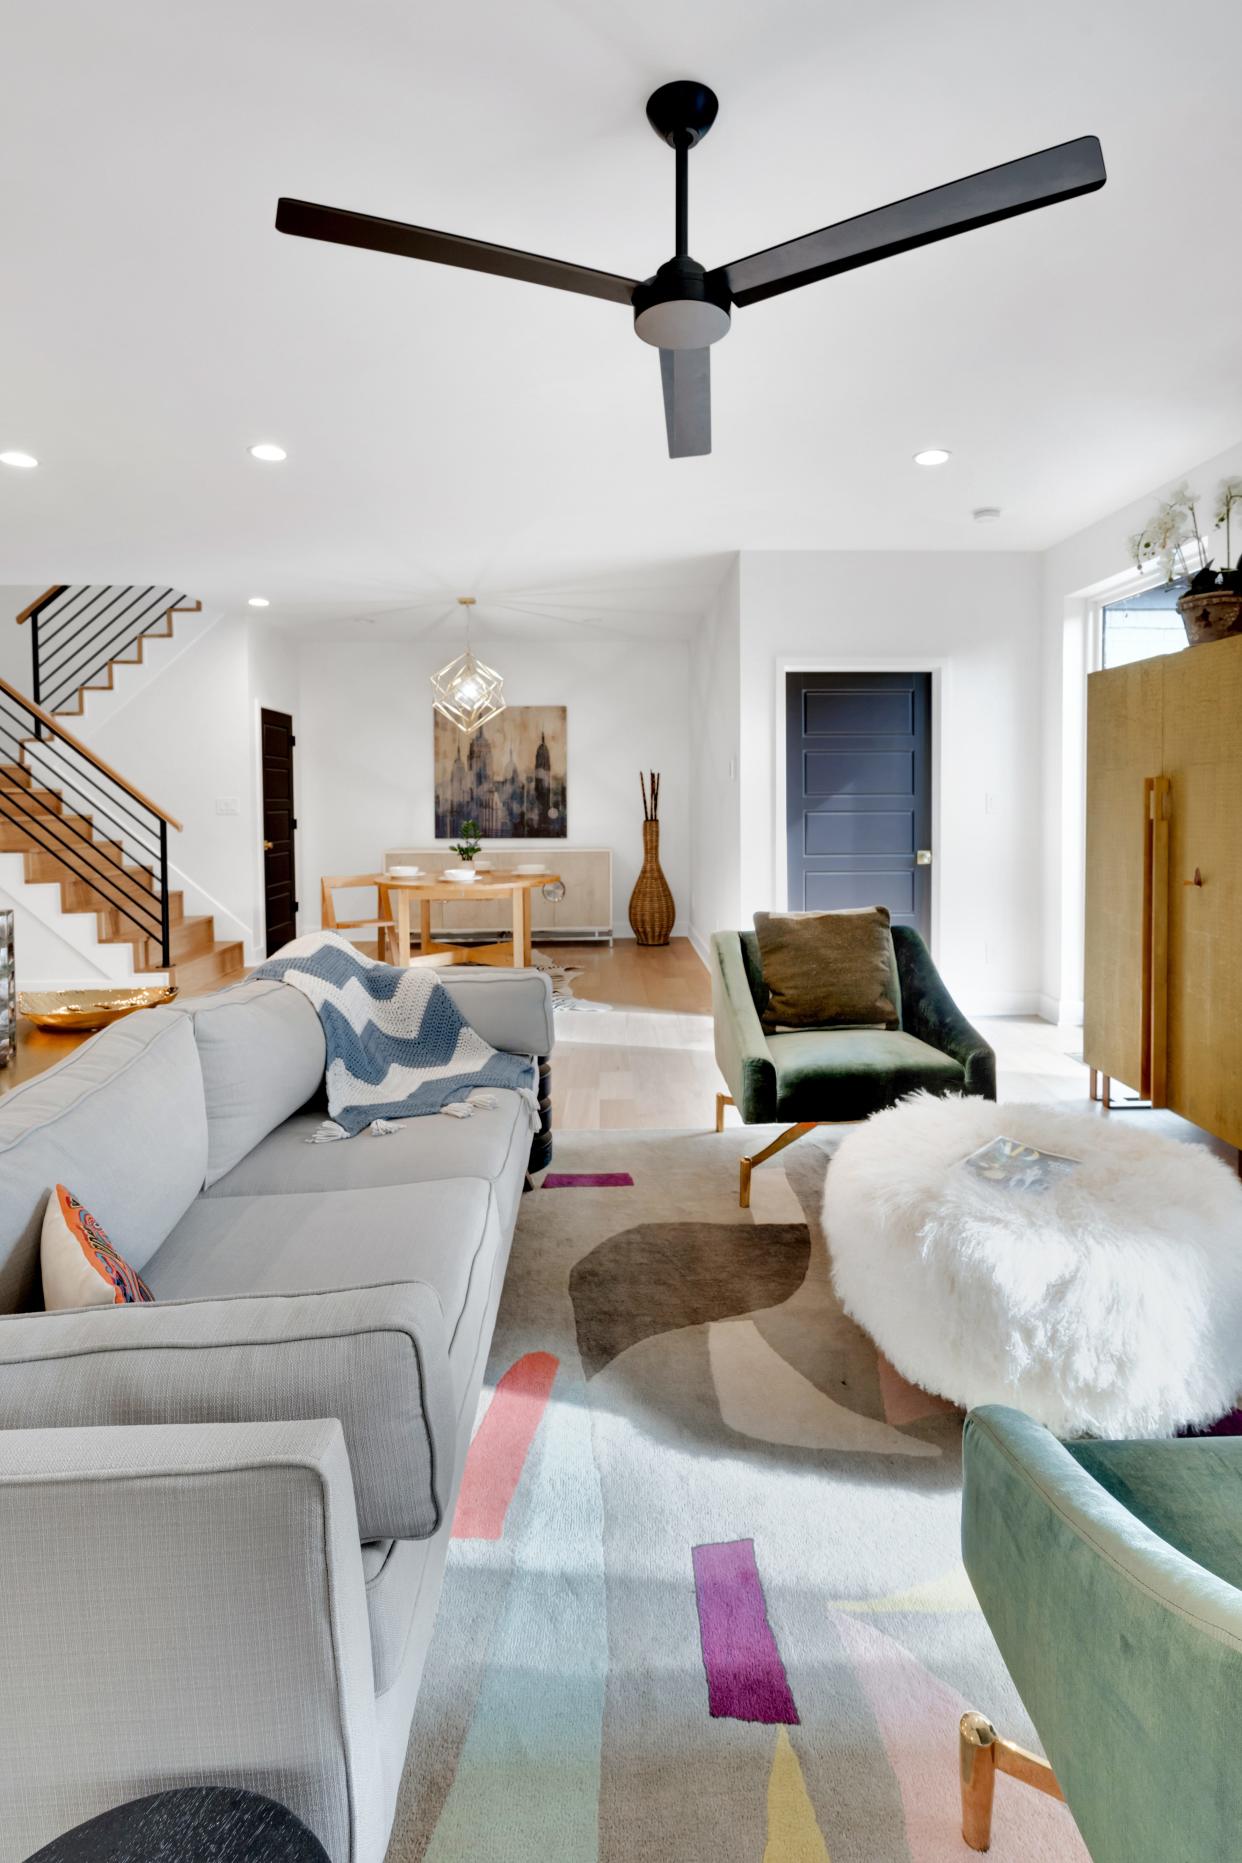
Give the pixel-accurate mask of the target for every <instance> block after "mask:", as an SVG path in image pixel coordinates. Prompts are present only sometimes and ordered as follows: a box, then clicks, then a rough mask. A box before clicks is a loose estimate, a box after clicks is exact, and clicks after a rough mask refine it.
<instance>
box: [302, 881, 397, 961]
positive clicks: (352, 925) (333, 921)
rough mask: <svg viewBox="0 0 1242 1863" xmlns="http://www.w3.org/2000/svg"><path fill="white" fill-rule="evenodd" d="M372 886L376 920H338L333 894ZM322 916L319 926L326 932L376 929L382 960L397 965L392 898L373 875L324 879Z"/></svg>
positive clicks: (320, 886) (321, 882)
mask: <svg viewBox="0 0 1242 1863" xmlns="http://www.w3.org/2000/svg"><path fill="white" fill-rule="evenodd" d="M358 886H373V887H374V888H375V892H376V898H377V911H376V914H375V917H374V918H369V919H338V918H337V916H336V901H335V899H334V898H333V894H334V893H336V892H344V891H345V890H346V889H347V888H349V887H358ZM319 891H320V898H321V901H322V912H321V917H320V923H321V924H322V926H323V929H324V930H325V931H339V932H344V931H362V930H364V929H367V928H374V930H375V933H376V939H377V948H378V952H379V955H380V957H381V958H382V959H383V960H384V962H385V963H386V964H395V963H396V961H397V925H396V920H395V919H394V918H393V915H392V896H391V894H390V892H389V889H388V888H387V887H386V886H385V885H384V883H383V881H382V880H377V879H376V877H375V875H374V874H373V873H334V874H329V875H327V876H325V878H323V879H322V880H320V882H319Z"/></svg>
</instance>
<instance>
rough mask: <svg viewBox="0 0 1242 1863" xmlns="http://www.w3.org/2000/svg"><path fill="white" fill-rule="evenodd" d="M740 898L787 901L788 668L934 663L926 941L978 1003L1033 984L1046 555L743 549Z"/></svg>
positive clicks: (1019, 998) (966, 1000) (1001, 1008)
mask: <svg viewBox="0 0 1242 1863" xmlns="http://www.w3.org/2000/svg"><path fill="white" fill-rule="evenodd" d="M740 578H741V582H740V587H741V655H740V674H741V703H740V751H741V873H740V890H741V910H742V915H743V918H742V922H743V923H745V922H746V921H747V920H748V919H749V917H750V915H751V913H752V912H754V911H755V910H756V909H759V908H762V907H770V906H772V905H777V906H783V905H785V904H786V902H787V893H786V884H785V873H784V852H783V850H784V826H783V822H781V821H780V820H778V814H779V812H780V809H781V793H780V788H781V786H780V779H779V776H778V769H779V767H780V766H781V760H782V759H783V754H784V744H783V719H784V697H783V685H784V674H785V671H786V670H787V669H788V668H793V667H798V666H804V667H807V668H810V669H814V668H816V667H832V666H839V667H849V668H857V669H860V670H861V669H864V668H867V667H879V668H891V669H893V670H901V671H918V670H921V669H924V668H927V667H931V668H933V670H934V684H935V688H936V691H937V712H936V716H935V719H934V723H933V731H934V741H933V761H934V767H935V772H936V775H935V794H934V810H935V817H936V830H935V835H934V848H933V852H934V856H935V865H934V868H933V901H934V906H933V914H934V917H933V943H934V947H935V955H936V958H937V962H938V963H939V965H940V967H941V969H942V971H943V973H944V976H945V980H946V982H947V983H948V986H949V988H950V989H951V990H952V991H953V993H954V995H955V996H956V997H957V999H958V1001H959V1002H960V1003H961V1004H962V1006H963V1008H965V1009H966V1010H967V1011H969V1012H973V1013H974V1014H978V1015H983V1014H989V1013H990V1014H997V1015H1004V1014H1029V1013H1033V1012H1034V1011H1035V1010H1036V1008H1037V1005H1038V998H1039V982H1040V973H1039V956H1040V943H1039V886H1040V847H1039V834H1040V816H1039V808H1038V791H1039V756H1040V707H1041V691H1040V677H1039V675H1040V654H1039V559H1038V557H1037V556H1035V555H1033V554H1018V553H1012V554H1011V553H997V554H982V553H980V554H970V555H967V554H963V553H956V552H954V553H951V552H935V553H932V552H926V553H925V552H903V553H891V554H886V555H883V556H880V555H871V554H863V553H842V552H825V551H801V552H793V551H790V552H785V551H772V552H764V551H744V552H743V553H742V557H741V564H740Z"/></svg>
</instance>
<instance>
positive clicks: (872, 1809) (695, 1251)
mask: <svg viewBox="0 0 1242 1863" xmlns="http://www.w3.org/2000/svg"><path fill="white" fill-rule="evenodd" d="M748 1141H749V1142H750V1143H753V1135H751V1134H746V1133H744V1132H742V1131H740V1130H733V1131H727V1132H725V1133H722V1134H714V1133H712V1134H700V1133H693V1134H687V1133H658V1132H602V1133H563V1132H562V1133H558V1135H557V1150H556V1160H555V1164H556V1169H557V1172H558V1173H560V1174H561V1175H562V1177H565V1176H569V1177H572V1176H575V1175H578V1176H582V1177H586V1178H588V1179H594V1180H595V1181H594V1182H588V1183H585V1184H582V1185H574V1184H573V1183H569V1184H565V1183H562V1184H561V1185H560V1187H558V1188H557V1189H555V1190H545V1191H536V1192H533V1193H531V1194H530V1195H528V1196H527V1197H526V1198H524V1200H523V1206H522V1214H521V1218H520V1222H519V1227H518V1234H517V1239H516V1242H515V1245H514V1252H513V1261H512V1265H511V1267H510V1270H509V1276H508V1281H507V1284H506V1289H505V1294H504V1299H503V1302H502V1306H501V1311H500V1319H499V1323H498V1326H497V1330H496V1337H495V1345H494V1348H493V1352H492V1358H491V1366H490V1370H489V1374H488V1380H487V1388H486V1390H485V1392H484V1398H483V1402H482V1404H481V1406H480V1421H479V1424H478V1428H477V1430H476V1433H475V1438H474V1442H473V1445H472V1447H471V1452H470V1459H469V1462H468V1464H467V1470H466V1475H465V1479H464V1484H463V1489H462V1495H461V1500H460V1504H459V1507H458V1511H457V1517H456V1526H455V1539H454V1543H453V1546H452V1549H451V1553H450V1558H449V1567H448V1573H447V1577H446V1581H445V1587H444V1596H443V1601H442V1604H441V1607H440V1613H439V1620H438V1624H437V1629H436V1634H435V1639H434V1644H433V1647H432V1650H431V1654H430V1657H429V1662H428V1669H427V1675H426V1679H425V1682H424V1685H423V1690H422V1694H421V1697H420V1700H419V1705H418V1712H417V1716H416V1719H415V1724H414V1731H413V1736H412V1739H411V1744H410V1759H409V1762H408V1766H407V1773H406V1778H405V1781H404V1784H403V1788H402V1796H401V1802H400V1805H399V1807H398V1812H397V1822H396V1827H395V1831H394V1837H393V1843H392V1848H391V1851H390V1853H389V1854H390V1859H391V1863H414V1860H415V1859H427V1860H428V1863H595V1859H601V1860H603V1863H682V1860H683V1859H684V1860H685V1863H826V1860H828V1859H830V1860H831V1863H964V1859H965V1858H967V1857H968V1856H969V1855H970V1854H971V1853H970V1852H969V1851H967V1850H966V1848H965V1846H964V1845H963V1842H962V1838H961V1834H960V1824H959V1815H960V1813H959V1803H958V1783H957V1722H958V1718H959V1716H960V1714H961V1713H962V1711H963V1710H964V1709H965V1708H967V1707H976V1708H980V1709H982V1710H983V1711H984V1712H985V1713H987V1714H988V1715H989V1716H990V1718H992V1719H993V1720H994V1721H995V1722H996V1723H997V1724H998V1725H999V1726H1000V1727H1001V1728H1003V1730H1004V1731H1005V1732H1006V1733H1007V1734H1009V1735H1010V1737H1011V1738H1016V1739H1018V1740H1023V1741H1025V1742H1027V1743H1028V1744H1032V1745H1033V1744H1035V1740H1034V1734H1033V1732H1032V1730H1031V1727H1030V1724H1029V1722H1028V1720H1027V1718H1026V1716H1025V1714H1024V1712H1023V1710H1022V1707H1021V1704H1020V1703H1019V1701H1018V1699H1017V1696H1016V1695H1015V1693H1014V1690H1013V1687H1012V1684H1011V1683H1010V1682H1009V1679H1008V1677H1007V1675H1006V1672H1005V1670H1004V1667H1003V1665H1002V1663H1001V1660H1000V1657H999V1654H998V1653H997V1650H996V1648H995V1645H994V1644H993V1642H992V1639H991V1636H990V1634H989V1632H988V1629H987V1625H986V1624H985V1622H984V1620H983V1618H982V1616H981V1614H980V1612H979V1609H978V1606H977V1604H976V1603H975V1600H974V1597H973V1595H972V1593H971V1590H970V1586H969V1584H968V1582H967V1579H966V1575H965V1573H964V1571H963V1569H962V1565H961V1560H960V1556H959V1551H958V1504H959V1482H960V1454H959V1451H960V1436H961V1421H960V1418H959V1417H958V1416H957V1414H956V1413H954V1412H952V1411H949V1410H948V1409H947V1407H946V1406H945V1405H944V1404H943V1403H941V1402H939V1401H938V1400H935V1399H931V1398H928V1397H927V1396H926V1395H925V1394H924V1393H922V1392H919V1391H916V1390H914V1389H913V1388H912V1387H911V1386H909V1385H908V1384H906V1383H905V1382H904V1381H903V1380H902V1379H901V1378H900V1377H899V1376H898V1375H897V1373H896V1372H895V1371H894V1370H892V1368H891V1367H889V1366H887V1365H886V1364H885V1363H884V1362H883V1361H882V1360H880V1359H879V1358H878V1357H877V1353H876V1349H875V1347H874V1345H873V1344H872V1343H871V1342H870V1341H869V1340H868V1339H867V1338H866V1336H865V1335H864V1334H862V1333H861V1332H860V1331H859V1330H858V1329H857V1327H855V1326H854V1325H853V1323H852V1322H851V1321H849V1320H847V1319H846V1317H845V1316H844V1314H843V1313H842V1311H841V1309H840V1307H839V1306H838V1305H837V1303H836V1301H835V1299H834V1298H833V1295H832V1291H831V1287H830V1283H829V1278H828V1266H827V1259H826V1255H825V1248H824V1240H823V1236H822V1234H821V1232H820V1229H819V1205H820V1198H821V1194H822V1186H823V1176H824V1171H825V1169H826V1166H827V1162H828V1156H829V1151H828V1148H827V1145H826V1144H825V1143H824V1142H823V1141H821V1140H820V1139H818V1138H812V1139H809V1140H803V1142H802V1143H801V1144H800V1145H798V1146H796V1147H794V1148H793V1149H791V1150H790V1151H789V1152H787V1153H786V1154H784V1156H783V1158H782V1159H780V1160H773V1162H772V1163H771V1164H768V1165H765V1166H763V1167H761V1168H760V1170H758V1171H757V1172H756V1174H755V1181H754V1191H753V1206H752V1208H751V1209H750V1210H749V1211H744V1210H739V1209H738V1207H737V1158H738V1156H739V1154H740V1153H741V1152H742V1151H743V1150H744V1149H746V1148H747V1145H748ZM627 1174H628V1175H629V1176H630V1177H632V1179H633V1182H632V1184H629V1185H627V1184H625V1183H624V1182H617V1181H615V1180H617V1179H618V1178H624V1177H625V1176H626V1175H627ZM990 1854H991V1856H992V1858H994V1859H995V1860H996V1863H1086V1858H1087V1852H1086V1850H1085V1848H1084V1847H1083V1845H1082V1843H1081V1841H1080V1839H1079V1837H1078V1835H1077V1832H1076V1830H1075V1828H1074V1825H1073V1823H1072V1821H1071V1820H1070V1817H1069V1814H1068V1812H1066V1811H1065V1809H1064V1808H1063V1807H1062V1806H1059V1805H1057V1804H1054V1803H1053V1802H1052V1801H1050V1800H1048V1799H1045V1798H1043V1797H1041V1796H1040V1795H1039V1794H1037V1793H1034V1792H1030V1791H1025V1790H1023V1789H1022V1788H1021V1787H1020V1786H1016V1785H1014V1784H1013V1783H1012V1781H1008V1780H1004V1779H1002V1780H1000V1781H999V1782H998V1786H997V1806H996V1818H995V1826H994V1834H993V1840H992V1849H991V1853H990Z"/></svg>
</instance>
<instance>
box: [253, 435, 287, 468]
mask: <svg viewBox="0 0 1242 1863" xmlns="http://www.w3.org/2000/svg"><path fill="white" fill-rule="evenodd" d="M250 457H251V459H265V460H268V461H269V462H270V463H271V464H273V465H275V464H276V463H277V462H278V461H279V460H282V459H288V457H289V455H288V453H286V451H285V449H284V447H283V446H277V444H276V442H275V440H260V441H259V442H258V444H257V445H256V446H252V447H251V449H250Z"/></svg>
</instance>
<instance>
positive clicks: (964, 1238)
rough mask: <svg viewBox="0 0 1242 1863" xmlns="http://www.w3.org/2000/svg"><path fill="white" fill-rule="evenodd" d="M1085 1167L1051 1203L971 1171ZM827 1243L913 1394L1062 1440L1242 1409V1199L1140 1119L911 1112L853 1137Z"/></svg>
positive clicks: (955, 1106) (839, 1276)
mask: <svg viewBox="0 0 1242 1863" xmlns="http://www.w3.org/2000/svg"><path fill="white" fill-rule="evenodd" d="M1002 1135H1003V1136H1005V1137H1008V1138H1015V1139H1019V1140H1021V1141H1022V1142H1023V1143H1024V1144H1028V1145H1033V1146H1036V1147H1038V1148H1039V1150H1041V1151H1046V1152H1056V1153H1062V1154H1069V1155H1070V1156H1072V1157H1074V1158H1077V1159H1079V1160H1081V1162H1080V1163H1079V1165H1078V1166H1077V1168H1076V1169H1074V1170H1073V1171H1070V1172H1068V1173H1066V1174H1064V1175H1062V1176H1060V1177H1057V1178H1055V1179H1054V1181H1052V1182H1051V1183H1049V1184H1048V1186H1047V1187H1046V1188H1044V1189H1041V1190H1029V1189H1017V1188H1010V1187H1006V1186H1005V1185H1003V1184H996V1183H992V1182H989V1181H987V1180H986V1179H985V1178H983V1177H980V1176H979V1175H978V1174H977V1173H976V1172H975V1171H974V1170H972V1169H970V1168H968V1167H966V1166H964V1164H963V1162H962V1161H963V1160H964V1159H965V1158H966V1157H968V1156H969V1155H970V1153H972V1152H973V1151H975V1150H976V1149H977V1148H978V1147H979V1146H981V1145H983V1144H985V1143H986V1142H987V1141H988V1140H989V1139H992V1138H996V1137H998V1136H1002ZM824 1230H825V1234H826V1235H827V1238H828V1247H829V1251H830V1253H831V1257H832V1269H833V1279H834V1281H835V1283H836V1288H837V1293H838V1294H839V1296H840V1298H841V1300H842V1302H843V1304H844V1306H845V1308H846V1310H847V1312H849V1313H851V1314H852V1315H853V1317H854V1318H855V1319H856V1320H857V1321H858V1323H859V1324H860V1325H861V1326H863V1327H864V1328H865V1329H866V1331H867V1332H869V1333H870V1334H871V1336H872V1338H873V1339H874V1340H875V1341H876V1344H877V1345H878V1346H879V1347H880V1349H881V1351H882V1352H883V1353H884V1354H885V1356H886V1357H887V1358H888V1359H889V1360H891V1362H892V1364H893V1365H894V1366H895V1367H896V1368H897V1370H898V1371H899V1372H901V1373H902V1375H903V1376H904V1377H906V1378H908V1379H909V1380H910V1381H911V1382H912V1383H914V1384H918V1385H921V1386H922V1387H923V1388H924V1389H925V1390H928V1391H934V1392H936V1393H938V1394H939V1395H940V1396H942V1397H947V1398H949V1399H951V1400H952V1401H953V1402H954V1403H957V1404H960V1405H962V1406H963V1407H964V1408H969V1407H970V1406H971V1405H974V1404H1013V1405H1015V1406H1016V1407H1017V1408H1018V1409H1020V1410H1025V1411H1027V1412H1028V1413H1029V1414H1030V1415H1031V1416H1033V1417H1035V1418H1037V1419H1038V1421H1039V1422H1040V1423H1043V1424H1045V1425H1046V1426H1047V1428H1049V1429H1050V1430H1052V1431H1054V1432H1055V1433H1056V1434H1058V1435H1061V1436H1080V1435H1092V1436H1100V1437H1114V1438H1116V1437H1136V1436H1169V1435H1172V1434H1173V1433H1174V1432H1175V1431H1176V1430H1178V1429H1179V1428H1182V1427H1183V1426H1185V1425H1188V1424H1206V1423H1212V1422H1215V1420H1216V1419H1217V1418H1218V1417H1220V1416H1222V1415H1224V1413H1225V1412H1226V1411H1228V1410H1230V1409H1231V1408H1232V1407H1233V1405H1234V1403H1235V1401H1236V1399H1237V1397H1238V1395H1239V1392H1242V1187H1240V1186H1239V1184H1238V1182H1237V1179H1236V1178H1235V1176H1234V1173H1233V1172H1232V1171H1231V1170H1230V1168H1229V1166H1228V1165H1226V1164H1224V1163H1222V1162H1221V1160H1220V1159H1218V1158H1216V1157H1214V1156H1213V1155H1212V1154H1211V1153H1210V1152H1208V1151H1207V1150H1206V1149H1205V1148H1204V1147H1202V1146H1199V1145H1191V1144H1181V1143H1179V1142H1178V1141H1176V1140H1173V1139H1164V1138H1159V1137H1157V1136H1156V1135H1155V1134H1153V1133H1150V1132H1144V1130H1143V1128H1142V1125H1141V1123H1140V1122H1139V1120H1138V1119H1137V1118H1136V1119H1134V1120H1133V1121H1131V1120H1129V1119H1126V1120H1122V1119H1121V1118H1119V1117H1118V1116H1116V1115H1114V1116H1113V1118H1112V1119H1106V1118H1098V1119H1093V1118H1087V1117H1083V1116H1080V1115H1078V1114H1075V1113H1067V1112H1061V1111H1057V1110H1054V1109H1050V1108H1047V1107H1043V1106H1004V1105H1000V1106H998V1105H994V1104H993V1103H992V1102H990V1101H988V1100H976V1099H936V1098H933V1097H932V1096H931V1095H929V1094H916V1095H914V1096H913V1097H912V1098H910V1099H908V1100H905V1101H903V1102H902V1103H901V1104H900V1105H898V1106H895V1107H893V1108H892V1109H891V1110H890V1111H888V1112H883V1113H877V1114H876V1115H875V1116H874V1117H873V1118H871V1119H869V1120H868V1121H867V1122H866V1124H865V1125H862V1126H860V1127H859V1128H858V1130H857V1131H855V1132H853V1133H851V1134H850V1135H849V1137H847V1138H846V1139H845V1141H844V1142H843V1144H842V1145H841V1147H840V1149H839V1151H838V1152H837V1153H836V1156H835V1157H834V1158H833V1160H832V1163H831V1165H830V1166H829V1168H828V1181H827V1185H826V1187H825V1191H824Z"/></svg>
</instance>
